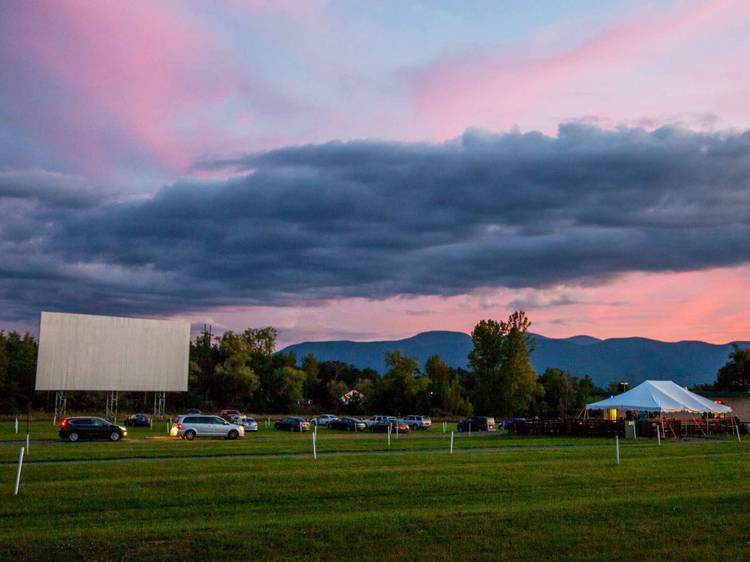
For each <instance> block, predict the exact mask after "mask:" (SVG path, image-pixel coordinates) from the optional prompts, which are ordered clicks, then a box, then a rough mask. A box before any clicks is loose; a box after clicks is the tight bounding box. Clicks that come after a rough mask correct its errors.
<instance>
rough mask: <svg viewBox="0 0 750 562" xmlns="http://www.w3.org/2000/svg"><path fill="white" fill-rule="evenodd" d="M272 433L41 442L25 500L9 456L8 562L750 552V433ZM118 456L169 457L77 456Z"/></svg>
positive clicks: (1, 476)
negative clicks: (692, 439)
mask: <svg viewBox="0 0 750 562" xmlns="http://www.w3.org/2000/svg"><path fill="white" fill-rule="evenodd" d="M273 435H274V434H273V433H272V432H268V433H265V434H264V433H261V434H260V435H258V436H253V437H251V438H248V439H246V440H244V441H238V442H223V441H200V442H193V443H186V442H175V441H167V440H158V439H151V440H146V441H145V442H142V443H127V442H123V443H115V444H110V443H90V444H86V443H81V444H75V445H70V444H56V443H49V444H39V445H37V446H36V447H35V448H34V449H33V450H32V453H31V456H30V457H29V458H28V459H27V463H26V464H25V467H24V473H23V483H22V488H21V494H20V495H19V496H18V497H12V496H11V495H10V489H11V486H12V480H13V477H14V474H15V466H14V464H13V463H12V462H5V463H2V464H0V483H2V485H3V486H5V487H6V490H7V491H2V492H0V560H6V559H7V560H18V559H47V558H56V559H62V560H65V559H78V560H90V559H123V560H149V559H155V560H161V559H171V560H180V559H195V560H203V559H234V560H236V559H282V558H283V559H290V560H338V559H345V560H396V559H403V560H476V559H486V560H498V559H510V560H551V559H581V560H619V559H624V558H637V559H643V558H647V559H655V558H661V559H667V560H706V559H714V558H718V557H722V558H725V559H730V560H743V559H748V558H750V533H748V529H749V528H750V511H749V510H748V509H747V505H748V503H747V502H748V500H750V471H748V468H750V463H749V462H748V461H750V456H749V455H748V453H750V449H748V447H747V446H746V445H744V444H742V445H740V444H737V443H730V442H700V443H672V442H668V443H665V444H664V445H662V446H661V447H657V446H656V444H655V443H654V442H653V441H648V440H639V441H638V442H636V443H624V444H623V447H622V460H621V464H620V465H619V466H617V465H615V463H614V450H613V447H611V446H610V445H612V443H611V441H610V440H593V439H554V438H543V439H530V438H517V437H507V436H503V437H499V436H490V437H486V436H472V437H471V438H468V437H464V438H463V439H462V443H463V444H465V445H466V446H465V447H457V450H456V453H455V454H454V455H449V454H448V453H447V449H445V448H441V449H434V450H433V449H430V450H420V449H421V448H424V447H428V446H430V445H431V444H433V443H440V445H441V447H442V445H444V444H446V442H445V438H444V437H443V436H442V434H439V433H430V434H427V435H425V434H417V435H410V436H408V437H405V438H403V439H400V440H399V446H400V447H401V450H403V451H404V453H403V454H390V455H389V454H384V453H383V452H380V453H378V454H369V452H376V451H371V448H372V447H373V446H374V445H376V444H378V443H379V442H381V441H385V437H384V436H381V435H376V436H372V435H358V436H356V437H355V436H348V437H345V438H337V436H336V435H335V434H332V433H331V434H325V433H324V432H323V431H321V432H320V433H319V445H321V444H322V447H320V449H321V453H322V454H321V455H320V456H319V457H318V459H317V460H313V459H312V458H311V457H310V456H309V455H307V454H305V455H304V456H281V455H283V454H284V453H289V452H295V451H298V449H297V447H300V449H299V451H300V452H302V451H303V448H306V447H307V446H308V445H309V442H308V440H309V435H307V434H306V435H303V436H291V437H290V436H289V435H285V434H282V435H278V434H276V436H275V438H270V437H271V436H273ZM392 443H393V442H392ZM409 443H410V444H411V445H406V444H409ZM486 443H489V445H486ZM473 444H479V445H476V446H473ZM483 444H484V445H483ZM570 445H573V446H570ZM601 445H607V446H604V447H603V446H601ZM484 446H487V447H501V449H500V450H497V451H494V450H493V451H483V450H481V448H483V447H484ZM337 447H340V448H341V449H337ZM6 448H7V449H8V450H9V451H11V452H12V453H13V454H14V455H15V456H17V454H18V451H17V448H16V447H15V446H3V447H0V449H6ZM368 448H369V449H368ZM337 450H344V451H349V450H351V451H350V452H353V453H355V454H352V455H345V456H341V455H335V454H328V453H332V452H335V451H337ZM111 451H114V453H111ZM165 451H169V453H165ZM172 451H178V452H179V453H175V455H174V456H173V458H170V459H158V458H155V457H158V456H159V455H161V454H169V455H170V456H172V454H171V452H172ZM183 451H189V452H190V454H191V456H201V455H202V454H204V456H203V457H202V458H199V459H197V460H194V459H179V458H177V455H182V452H183ZM196 451H197V452H198V454H196ZM243 451H246V452H247V454H244V453H243ZM257 451H267V452H270V453H275V454H277V455H279V456H271V457H268V456H264V457H262V458H261V457H257V456H253V455H257V454H260V453H258V452H257ZM232 452H239V453H240V456H236V457H225V458H216V457H214V456H212V455H216V454H231V453H232ZM357 452H359V453H358V454H356V453H357ZM110 454H120V455H131V454H132V456H134V457H138V458H151V459H155V460H151V461H150V462H134V461H133V460H119V461H118V460H116V461H112V462H80V461H86V460H87V459H88V460H95V459H102V458H107V456H108V455H110ZM45 458H46V459H47V460H53V459H57V460H59V461H61V462H55V463H48V462H47V463H45V462H40V461H41V460H43V459H45ZM66 461H79V462H66Z"/></svg>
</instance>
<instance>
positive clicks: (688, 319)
mask: <svg viewBox="0 0 750 562" xmlns="http://www.w3.org/2000/svg"><path fill="white" fill-rule="evenodd" d="M749 279H750V266H742V267H733V268H720V269H714V270H710V271H696V272H687V273H632V274H628V275H624V276H621V277H619V278H617V279H615V280H614V281H613V282H612V283H610V284H607V285H599V286H588V287H582V286H561V287H557V288H552V289H523V290H513V289H487V290H484V291H478V292H475V293H472V294H467V295H458V296H454V297H437V296H423V297H394V298H389V299H385V300H378V301H375V300H367V299H340V300H334V301H328V302H323V303H313V304H310V305H309V306H294V307H270V306H269V307H262V306H256V307H242V306H238V307H224V308H218V309H215V310H211V311H209V312H193V313H186V314H183V315H180V317H181V318H185V319H188V320H190V321H191V322H193V323H194V324H203V323H207V324H211V325H213V326H214V328H215V330H216V331H223V330H227V329H232V330H242V329H244V328H247V327H249V326H264V325H272V326H275V327H277V328H278V329H279V330H280V332H281V336H280V343H281V344H282V345H287V344H290V343H296V342H298V341H301V340H324V339H354V340H361V341H365V340H378V339H390V338H403V337H408V336H411V335H414V334H415V333H418V332H422V331H427V330H457V331H463V332H470V331H471V329H472V328H473V326H474V325H475V324H476V323H477V322H478V321H479V320H481V319H483V318H496V319H503V318H505V317H507V315H508V314H509V313H510V312H512V311H513V310H514V309H515V308H518V304H519V301H520V300H524V299H525V300H526V302H527V303H530V304H532V305H533V306H532V307H526V308H527V313H528V315H529V317H530V318H531V319H532V322H533V326H532V330H533V331H534V332H536V333H540V334H542V335H546V336H550V337H568V336H573V335H577V334H588V335H592V336H596V337H600V338H609V337H629V336H642V337H649V338H654V339H660V340H665V341H678V340H686V339H687V340H695V339H699V340H704V341H708V342H713V343H726V342H728V341H733V340H750V323H749V322H748V320H747V319H748V318H750V302H748V300H747V294H748V292H749V291H750V281H748V280H749Z"/></svg>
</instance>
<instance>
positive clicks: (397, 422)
mask: <svg viewBox="0 0 750 562" xmlns="http://www.w3.org/2000/svg"><path fill="white" fill-rule="evenodd" d="M398 424H399V421H398V420H396V441H398Z"/></svg>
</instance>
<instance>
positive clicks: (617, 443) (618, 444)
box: [615, 435, 620, 464]
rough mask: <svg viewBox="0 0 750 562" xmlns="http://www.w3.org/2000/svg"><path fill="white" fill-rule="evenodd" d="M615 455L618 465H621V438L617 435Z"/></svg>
mask: <svg viewBox="0 0 750 562" xmlns="http://www.w3.org/2000/svg"><path fill="white" fill-rule="evenodd" d="M615 455H616V458H617V464H620V436H619V435H615Z"/></svg>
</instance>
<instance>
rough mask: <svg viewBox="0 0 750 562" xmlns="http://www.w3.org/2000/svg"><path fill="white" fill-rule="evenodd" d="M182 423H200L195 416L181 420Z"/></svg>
mask: <svg viewBox="0 0 750 562" xmlns="http://www.w3.org/2000/svg"><path fill="white" fill-rule="evenodd" d="M182 423H201V422H200V418H199V417H196V416H188V417H186V418H184V419H183V420H182Z"/></svg>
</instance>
